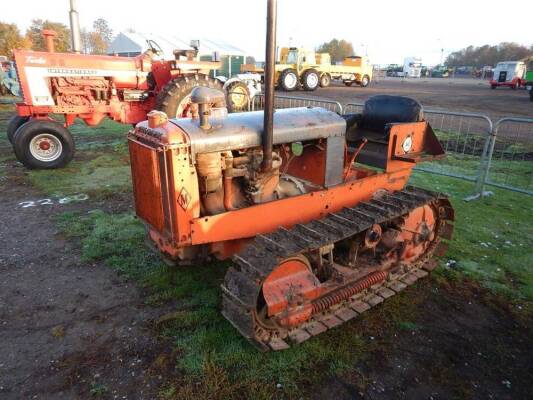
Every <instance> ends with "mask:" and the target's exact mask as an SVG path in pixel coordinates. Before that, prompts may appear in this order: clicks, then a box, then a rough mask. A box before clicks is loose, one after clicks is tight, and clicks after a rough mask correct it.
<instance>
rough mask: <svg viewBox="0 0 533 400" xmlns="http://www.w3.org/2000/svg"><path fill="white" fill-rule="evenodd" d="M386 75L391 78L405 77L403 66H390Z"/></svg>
mask: <svg viewBox="0 0 533 400" xmlns="http://www.w3.org/2000/svg"><path fill="white" fill-rule="evenodd" d="M386 75H387V76H390V77H399V76H403V66H401V65H400V64H389V66H388V67H387V72H386Z"/></svg>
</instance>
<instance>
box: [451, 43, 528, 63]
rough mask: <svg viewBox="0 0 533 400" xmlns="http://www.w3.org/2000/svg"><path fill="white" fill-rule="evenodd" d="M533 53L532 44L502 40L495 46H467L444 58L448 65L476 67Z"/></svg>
mask: <svg viewBox="0 0 533 400" xmlns="http://www.w3.org/2000/svg"><path fill="white" fill-rule="evenodd" d="M532 55H533V44H532V45H530V46H529V47H527V46H523V45H520V44H518V43H510V42H503V43H500V44H498V45H495V46H490V45H488V44H486V45H484V46H480V47H474V46H468V47H465V48H464V49H461V50H459V51H455V52H453V53H451V54H450V55H449V56H448V57H447V58H446V64H447V65H448V66H450V67H462V66H469V67H478V68H482V67H484V66H485V65H490V66H495V65H496V64H497V63H498V62H500V61H518V60H521V59H523V58H525V57H528V56H532Z"/></svg>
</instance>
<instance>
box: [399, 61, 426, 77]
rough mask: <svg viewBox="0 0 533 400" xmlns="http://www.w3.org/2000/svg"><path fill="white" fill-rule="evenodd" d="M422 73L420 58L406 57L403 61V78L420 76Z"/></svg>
mask: <svg viewBox="0 0 533 400" xmlns="http://www.w3.org/2000/svg"><path fill="white" fill-rule="evenodd" d="M421 74H422V59H421V58H419V57H407V58H405V59H404V61H403V76H404V77H405V78H420V76H421Z"/></svg>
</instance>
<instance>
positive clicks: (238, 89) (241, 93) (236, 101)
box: [226, 81, 250, 112]
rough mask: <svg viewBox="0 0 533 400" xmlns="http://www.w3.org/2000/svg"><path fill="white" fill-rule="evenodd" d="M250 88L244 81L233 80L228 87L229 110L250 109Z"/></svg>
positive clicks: (227, 100)
mask: <svg viewBox="0 0 533 400" xmlns="http://www.w3.org/2000/svg"><path fill="white" fill-rule="evenodd" d="M249 103H250V90H249V89H248V85H246V84H245V83H244V82H237V81H236V82H232V83H230V84H229V85H228V86H227V87H226V104H227V106H228V111H229V112H242V111H246V110H248V108H249V107H248V105H249Z"/></svg>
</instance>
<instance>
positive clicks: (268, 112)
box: [262, 0, 277, 171]
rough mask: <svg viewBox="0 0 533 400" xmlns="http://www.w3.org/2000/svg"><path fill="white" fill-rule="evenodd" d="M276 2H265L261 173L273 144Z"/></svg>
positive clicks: (269, 165) (268, 167)
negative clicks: (265, 30) (265, 28)
mask: <svg viewBox="0 0 533 400" xmlns="http://www.w3.org/2000/svg"><path fill="white" fill-rule="evenodd" d="M276 24H277V0H268V2H267V32H266V54H265V111H264V122H263V165H262V167H263V171H270V170H271V169H272V146H273V142H274V137H273V136H274V69H275V63H276Z"/></svg>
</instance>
